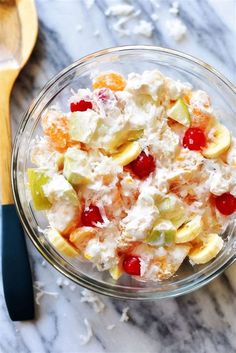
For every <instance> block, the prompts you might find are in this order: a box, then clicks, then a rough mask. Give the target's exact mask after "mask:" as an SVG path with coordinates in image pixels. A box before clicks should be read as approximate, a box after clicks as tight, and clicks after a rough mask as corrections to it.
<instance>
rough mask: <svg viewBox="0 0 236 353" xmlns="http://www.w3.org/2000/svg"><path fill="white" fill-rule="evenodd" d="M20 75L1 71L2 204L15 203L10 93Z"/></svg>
mask: <svg viewBox="0 0 236 353" xmlns="http://www.w3.org/2000/svg"><path fill="white" fill-rule="evenodd" d="M17 75H18V70H16V69H8V70H4V71H0V92H1V94H0V134H1V138H0V183H1V195H2V204H3V205H9V204H13V197H12V189H11V152H12V142H11V123H10V94H11V90H12V86H13V84H14V82H15V79H16V77H17Z"/></svg>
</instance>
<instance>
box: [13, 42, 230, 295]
mask: <svg viewBox="0 0 236 353" xmlns="http://www.w3.org/2000/svg"><path fill="white" fill-rule="evenodd" d="M136 50H144V51H149V52H153V53H155V52H156V53H166V54H169V55H171V56H173V57H177V58H180V59H181V58H182V59H185V60H187V61H189V62H191V63H193V64H196V65H198V66H200V67H202V68H204V69H206V70H208V71H210V72H211V73H212V74H214V75H215V76H217V78H218V79H219V80H220V81H222V82H223V83H224V84H225V85H226V86H227V87H228V88H229V89H230V90H231V91H232V92H233V93H234V94H235V98H236V87H235V85H234V84H232V83H231V82H230V81H229V80H228V79H227V78H226V77H224V76H223V75H222V74H221V73H220V72H218V71H217V70H216V69H214V68H213V67H212V66H211V65H209V64H207V63H205V62H204V61H202V60H200V59H197V58H195V57H194V56H191V55H188V54H185V53H182V52H180V51H177V50H173V49H167V48H162V47H158V46H151V45H128V46H117V47H111V48H107V49H103V50H99V51H96V52H94V53H92V54H89V55H86V56H84V57H82V58H81V59H79V60H77V61H75V62H73V63H72V64H71V65H69V66H67V67H66V68H65V69H63V70H61V71H60V72H59V73H58V74H57V75H55V76H54V77H53V78H52V79H51V80H50V81H49V82H48V83H47V84H46V85H45V86H44V87H43V88H42V90H41V91H40V93H39V95H38V96H37V98H36V99H34V100H33V102H32V103H31V105H30V106H29V108H28V110H27V111H26V113H25V114H24V115H23V118H22V120H21V123H20V125H19V128H18V130H17V133H16V137H15V140H14V146H13V152H12V165H11V183H12V190H13V197H14V201H15V205H16V209H17V212H18V215H19V218H20V220H21V223H22V225H23V227H24V230H25V231H26V233H27V235H28V236H29V238H30V240H31V241H32V242H33V244H34V246H35V247H36V248H37V250H38V251H39V252H40V253H41V255H42V256H43V257H44V258H45V259H46V260H47V261H48V262H49V263H50V264H51V265H52V266H53V267H54V268H55V269H56V270H58V271H59V272H61V273H62V274H63V275H65V276H66V277H68V278H69V279H71V280H72V281H74V282H75V283H77V284H79V285H81V286H83V287H85V288H87V289H90V290H93V291H95V292H97V293H100V294H104V295H107V296H110V297H113V298H119V299H134V300H155V299H164V298H166V299H167V298H171V297H176V296H179V295H183V294H187V293H189V292H192V291H193V290H196V289H198V288H201V287H202V286H204V285H205V284H207V283H209V282H210V281H212V280H213V279H214V278H216V277H217V276H218V275H220V274H221V273H222V272H223V271H224V270H225V269H226V268H227V267H228V266H230V265H231V264H232V263H233V262H234V261H235V260H236V254H235V255H234V254H232V255H230V256H229V258H228V259H227V260H226V261H225V262H224V263H223V264H222V266H220V267H218V268H217V269H216V270H215V271H213V272H210V273H208V275H207V276H201V277H200V278H199V279H198V281H194V282H193V283H188V284H187V285H185V286H183V287H180V288H177V289H176V290H171V291H163V292H158V291H150V292H141V293H140V292H134V291H132V290H131V291H127V290H126V291H125V290H118V289H114V288H112V286H111V285H109V284H104V283H102V282H99V281H97V280H94V279H92V278H89V277H87V278H85V277H86V276H83V278H82V277H79V276H78V275H75V274H74V273H71V271H69V270H68V269H67V268H66V267H65V266H63V264H62V263H59V262H58V261H55V258H54V257H53V256H52V254H51V253H48V252H46V251H45V249H44V248H43V246H42V244H41V243H40V242H39V241H37V236H36V234H35V233H34V231H33V229H32V227H31V226H30V223H29V222H28V220H27V217H26V216H25V214H24V211H23V207H22V205H21V201H20V197H19V194H18V190H17V180H16V178H14V175H15V173H16V169H17V155H18V150H19V146H20V136H21V132H22V131H24V128H25V126H26V124H27V121H28V120H29V119H30V117H31V113H32V112H33V110H34V108H35V107H36V106H37V105H38V103H39V101H40V100H41V99H42V97H43V96H44V95H45V94H46V93H47V92H48V91H49V90H50V88H51V87H52V86H53V85H54V84H55V83H56V82H57V81H58V80H59V79H61V78H62V77H63V76H64V75H66V74H68V73H69V72H70V71H72V70H73V69H75V68H78V67H79V66H80V65H82V64H84V63H86V62H89V61H90V60H91V59H94V58H99V57H103V56H106V55H107V54H112V53H117V54H119V53H121V52H124V51H130V52H132V51H136ZM118 287H119V286H118Z"/></svg>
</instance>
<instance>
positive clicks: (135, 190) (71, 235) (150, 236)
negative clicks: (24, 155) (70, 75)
mask: <svg viewBox="0 0 236 353" xmlns="http://www.w3.org/2000/svg"><path fill="white" fill-rule="evenodd" d="M91 86H92V88H90V87H88V88H86V89H84V88H83V89H78V91H77V92H74V93H73V96H72V97H71V98H70V100H69V102H68V110H67V111H64V112H61V111H60V110H58V111H57V110H55V108H54V109H53V110H52V109H50V108H49V110H48V112H46V113H44V115H43V116H42V126H43V131H44V136H43V137H42V139H44V140H45V141H46V142H47V143H46V142H45V148H46V146H47V151H48V150H52V151H54V152H55V153H59V154H60V157H61V162H60V163H61V164H60V168H55V167H53V166H52V165H51V164H49V166H48V169H47V172H45V169H43V168H42V166H40V165H37V166H36V167H35V168H34V169H29V170H28V177H29V186H30V189H31V194H32V200H33V204H34V207H35V208H36V209H37V210H45V217H46V218H47V220H48V224H49V230H47V232H46V237H47V238H48V240H49V242H51V244H52V245H53V247H54V248H56V249H57V250H58V252H60V253H61V254H62V255H63V256H66V257H73V258H77V257H78V259H81V258H82V259H83V260H84V261H88V262H90V263H91V264H93V266H95V267H96V268H97V269H98V271H105V270H107V271H108V273H110V275H111V277H112V278H113V280H120V279H122V277H123V276H125V275H126V276H131V277H134V278H135V280H136V281H144V282H145V281H153V282H160V281H164V280H168V279H169V278H171V277H173V276H174V275H175V274H176V272H177V271H178V269H179V268H181V267H182V264H183V262H184V261H185V262H187V261H189V263H190V264H191V265H193V266H195V265H200V264H205V263H208V262H210V261H211V260H213V259H214V258H215V257H216V256H217V255H218V254H219V252H220V251H221V249H222V248H223V246H224V241H223V239H222V238H221V235H220V232H221V231H222V230H223V229H224V228H225V227H226V225H227V224H228V222H229V221H230V219H231V217H232V215H233V214H234V212H235V210H236V198H235V196H236V166H235V164H232V163H228V160H230V155H231V156H232V155H234V149H235V144H233V141H234V140H232V138H231V134H230V132H229V130H228V129H227V128H226V127H225V126H224V125H222V124H221V123H220V122H219V121H218V119H217V117H216V114H215V113H214V108H213V106H212V103H211V101H210V98H209V97H208V95H207V94H206V93H205V92H203V91H200V90H195V89H193V88H192V87H191V85H190V84H184V83H182V82H179V81H175V80H173V79H170V78H169V77H166V76H165V75H164V74H163V73H161V72H159V71H158V70H153V71H145V72H143V73H130V74H129V75H128V76H127V77H124V76H122V75H121V74H119V73H115V72H107V73H106V72H104V73H101V74H100V75H99V76H98V77H96V78H94V80H93V82H91ZM42 146H44V144H41V149H42V148H43V147H42ZM48 146H50V148H49V147H48ZM228 151H230V152H228ZM47 153H48V152H47ZM227 153H229V156H228V157H227ZM42 155H45V156H46V152H45V154H42ZM231 159H232V158H231ZM34 160H35V154H34V155H32V162H34ZM44 164H45V163H44ZM216 181H217V182H216ZM219 185H220V186H219ZM209 214H211V219H209ZM216 229H218V230H219V234H218V233H217V234H216V232H215V230H216Z"/></svg>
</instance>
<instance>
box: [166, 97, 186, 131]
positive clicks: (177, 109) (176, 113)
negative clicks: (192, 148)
mask: <svg viewBox="0 0 236 353" xmlns="http://www.w3.org/2000/svg"><path fill="white" fill-rule="evenodd" d="M167 116H168V117H169V118H171V119H173V120H175V121H177V122H178V123H180V124H182V125H184V126H186V127H189V126H190V124H191V118H190V114H189V111H188V107H187V105H186V104H185V103H184V101H183V100H182V99H181V98H180V99H178V100H177V101H176V103H175V104H174V105H173V107H171V108H170V109H168V111H167Z"/></svg>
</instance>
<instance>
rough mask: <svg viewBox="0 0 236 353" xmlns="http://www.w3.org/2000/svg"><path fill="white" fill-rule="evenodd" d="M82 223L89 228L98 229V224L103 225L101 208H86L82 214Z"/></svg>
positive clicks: (92, 206) (90, 206)
mask: <svg viewBox="0 0 236 353" xmlns="http://www.w3.org/2000/svg"><path fill="white" fill-rule="evenodd" d="M81 221H82V223H83V225H84V226H87V227H96V223H97V222H99V223H103V219H102V216H101V213H100V210H99V208H98V207H97V206H94V205H89V207H86V208H85V209H84V210H83V212H82V214H81Z"/></svg>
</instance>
